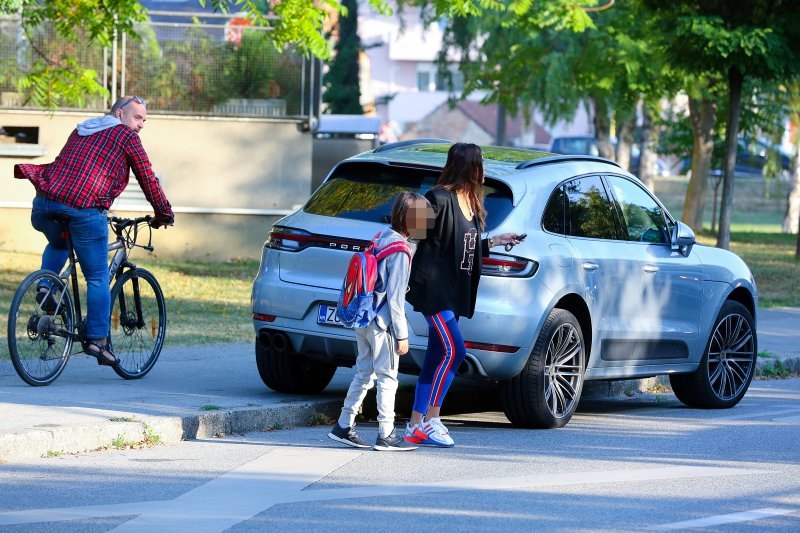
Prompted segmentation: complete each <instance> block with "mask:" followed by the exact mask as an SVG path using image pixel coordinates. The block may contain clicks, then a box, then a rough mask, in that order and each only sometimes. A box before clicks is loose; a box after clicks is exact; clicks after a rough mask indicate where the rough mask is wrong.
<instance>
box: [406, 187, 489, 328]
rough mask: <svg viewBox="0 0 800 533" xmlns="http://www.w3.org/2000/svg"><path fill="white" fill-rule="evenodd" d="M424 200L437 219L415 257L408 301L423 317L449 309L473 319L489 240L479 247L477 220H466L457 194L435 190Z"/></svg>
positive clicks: (429, 192) (482, 242)
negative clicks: (482, 265)
mask: <svg viewBox="0 0 800 533" xmlns="http://www.w3.org/2000/svg"><path fill="white" fill-rule="evenodd" d="M425 197H426V198H427V199H428V201H429V202H430V203H431V206H432V207H433V212H434V214H435V215H436V220H435V222H434V225H433V228H432V229H430V230H428V236H427V237H426V238H425V239H424V240H422V241H420V243H419V246H418V247H417V252H416V253H415V254H414V259H413V261H412V262H411V276H410V280H409V286H408V287H409V288H408V294H407V295H406V300H407V301H408V302H409V303H410V304H411V305H413V306H414V310H415V311H419V312H420V313H422V314H424V315H428V316H430V315H434V314H436V313H438V312H440V311H445V310H450V311H452V312H453V313H455V315H456V316H465V317H467V318H472V315H473V314H474V312H475V300H476V298H477V296H478V283H479V282H480V278H481V263H482V261H483V256H484V255H488V253H489V244H488V241H487V240H486V239H483V240H481V241H480V244H481V245H480V246H478V245H477V244H478V239H479V238H480V232H479V230H478V222H477V219H476V218H475V217H473V219H472V220H467V219H466V217H465V216H464V213H463V211H461V208H460V207H459V205H458V197H457V196H456V195H455V194H454V193H451V192H449V191H446V190H445V189H441V188H435V189H432V190H430V191H428V192H427V193H426V194H425Z"/></svg>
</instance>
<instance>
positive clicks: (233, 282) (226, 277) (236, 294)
mask: <svg viewBox="0 0 800 533" xmlns="http://www.w3.org/2000/svg"><path fill="white" fill-rule="evenodd" d="M40 261H41V256H39V255H37V254H31V253H21V252H13V251H6V250H0V265H2V267H0V311H2V318H1V319H0V335H2V338H3V340H2V342H0V359H3V358H8V346H7V344H6V342H5V340H4V339H5V337H6V328H7V322H6V316H7V314H6V313H7V312H8V309H9V307H10V305H11V299H12V298H13V297H14V293H15V292H16V290H17V287H18V286H19V284H20V282H21V281H22V280H23V279H24V278H25V276H27V275H28V274H29V273H31V272H33V271H34V270H36V269H38V268H39V266H40ZM133 261H134V262H135V263H136V264H137V265H138V266H141V267H144V268H146V269H147V270H149V271H151V272H152V273H153V274H154V275H155V276H156V278H157V279H158V281H159V283H160V284H161V288H162V289H163V291H164V297H165V299H166V301H167V339H166V342H165V346H166V347H168V348H169V347H175V346H191V345H196V344H214V343H233V342H249V341H251V340H252V339H253V335H254V333H253V322H252V315H251V314H250V289H251V286H252V282H253V278H254V277H255V275H256V272H257V271H258V261H236V262H224V263H222V262H218V263H201V262H196V261H176V260H167V259H153V258H143V257H141V256H138V255H134V257H133ZM79 279H81V283H83V278H82V276H79ZM81 302H82V303H83V304H84V314H85V312H86V309H85V302H86V298H85V295H81Z"/></svg>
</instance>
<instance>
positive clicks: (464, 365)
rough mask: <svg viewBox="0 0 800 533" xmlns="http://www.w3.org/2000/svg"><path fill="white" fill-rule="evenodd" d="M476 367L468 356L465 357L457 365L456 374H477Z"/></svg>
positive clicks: (466, 375)
mask: <svg viewBox="0 0 800 533" xmlns="http://www.w3.org/2000/svg"><path fill="white" fill-rule="evenodd" d="M477 373H478V371H477V368H476V367H475V363H474V362H473V361H472V359H470V358H469V356H467V357H465V358H464V360H463V361H462V362H461V365H459V367H458V370H457V371H456V375H458V376H464V377H471V376H474V375H475V374H477Z"/></svg>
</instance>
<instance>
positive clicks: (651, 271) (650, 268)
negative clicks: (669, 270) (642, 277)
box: [642, 265, 660, 274]
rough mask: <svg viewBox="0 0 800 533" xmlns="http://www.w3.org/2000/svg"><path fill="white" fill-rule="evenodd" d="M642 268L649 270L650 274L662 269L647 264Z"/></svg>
mask: <svg viewBox="0 0 800 533" xmlns="http://www.w3.org/2000/svg"><path fill="white" fill-rule="evenodd" d="M642 270H644V271H645V272H647V273H649V274H655V273H656V272H658V271H659V270H660V269H659V268H658V267H657V266H655V265H645V266H643V267H642Z"/></svg>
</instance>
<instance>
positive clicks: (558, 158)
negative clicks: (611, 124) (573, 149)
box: [516, 155, 622, 170]
mask: <svg viewBox="0 0 800 533" xmlns="http://www.w3.org/2000/svg"><path fill="white" fill-rule="evenodd" d="M565 161H594V162H596V163H608V164H610V165H614V166H617V167H620V168H622V167H621V166H620V164H619V163H617V162H616V161H612V160H610V159H606V158H605V157H597V156H594V155H552V156H547V157H539V158H536V159H528V160H527V161H523V162H522V163H519V164H518V165H517V166H516V168H517V170H522V169H525V168H531V167H535V166H538V165H548V164H550V163H561V162H565Z"/></svg>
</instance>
